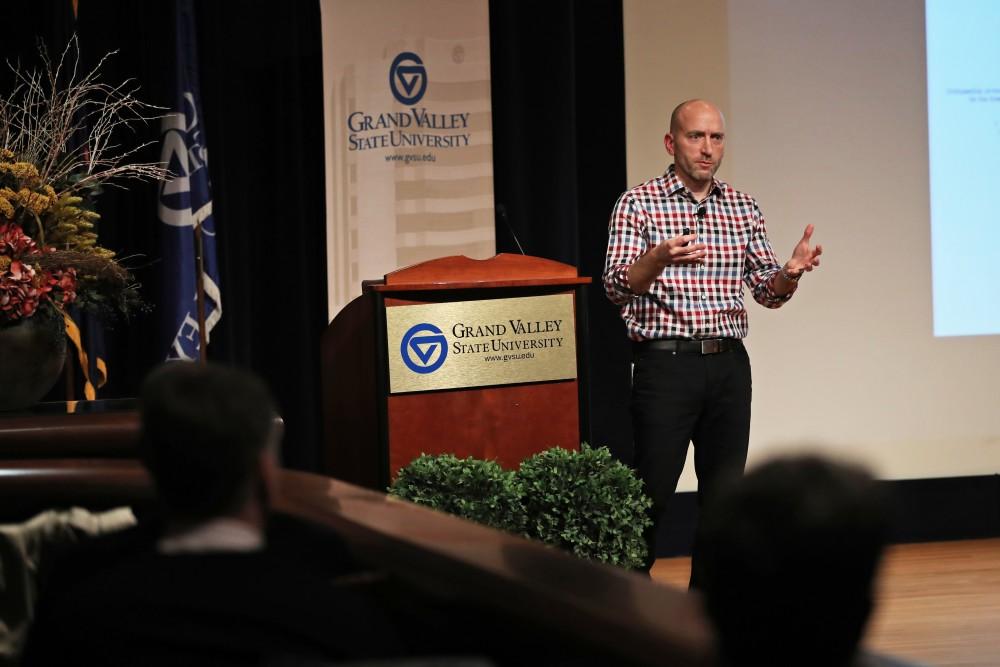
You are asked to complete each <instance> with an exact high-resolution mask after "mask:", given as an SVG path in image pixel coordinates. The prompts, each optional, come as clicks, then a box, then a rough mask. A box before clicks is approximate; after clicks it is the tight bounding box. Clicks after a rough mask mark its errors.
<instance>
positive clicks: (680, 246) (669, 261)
mask: <svg viewBox="0 0 1000 667" xmlns="http://www.w3.org/2000/svg"><path fill="white" fill-rule="evenodd" d="M697 238H698V235H697V234H684V235H682V236H675V237H674V238H672V239H667V240H666V241H664V242H663V243H661V244H660V245H658V246H656V247H655V248H653V249H652V251H650V254H651V255H652V256H653V260H654V261H655V262H656V263H657V265H659V267H660V269H661V270H662V268H663V267H665V266H671V265H676V264H704V263H705V255H706V253H707V250H706V248H707V247H708V246H706V245H705V244H704V243H692V242H693V241H695V240H696V239H697Z"/></svg>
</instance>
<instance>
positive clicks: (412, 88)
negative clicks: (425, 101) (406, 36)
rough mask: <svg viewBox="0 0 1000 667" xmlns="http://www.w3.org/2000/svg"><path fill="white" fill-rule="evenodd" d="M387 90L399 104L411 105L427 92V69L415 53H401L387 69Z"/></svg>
mask: <svg viewBox="0 0 1000 667" xmlns="http://www.w3.org/2000/svg"><path fill="white" fill-rule="evenodd" d="M389 88H390V89H391V90H392V96H393V97H395V98H396V99H397V100H399V102H400V104H407V105H413V104H416V103H417V102H419V101H420V99H421V98H422V97H423V96H424V93H425V92H427V69H426V68H425V67H424V61H423V60H421V59H420V56H418V55H417V54H416V53H411V52H409V51H403V52H402V53H400V54H399V55H398V56H396V59H395V60H393V61H392V66H391V67H389Z"/></svg>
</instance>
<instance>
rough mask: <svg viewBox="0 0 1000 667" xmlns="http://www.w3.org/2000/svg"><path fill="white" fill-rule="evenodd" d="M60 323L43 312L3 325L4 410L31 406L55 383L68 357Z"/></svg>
mask: <svg viewBox="0 0 1000 667" xmlns="http://www.w3.org/2000/svg"><path fill="white" fill-rule="evenodd" d="M60 324H61V322H60V321H59V320H54V319H52V318H46V317H44V316H43V315H41V314H39V315H38V316H35V317H29V318H26V319H23V320H19V321H18V322H16V323H11V324H2V325H0V411H10V410H22V409H24V408H28V407H31V406H32V405H34V404H36V403H38V401H40V400H41V399H42V397H43V396H45V394H47V393H48V391H49V390H50V389H52V387H53V385H55V383H56V380H58V379H59V374H60V373H61V372H62V368H63V363H64V362H65V360H66V336H65V334H64V332H63V330H62V328H61V327H60V326H59V325H60Z"/></svg>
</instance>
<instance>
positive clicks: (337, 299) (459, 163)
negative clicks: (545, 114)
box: [321, 0, 496, 319]
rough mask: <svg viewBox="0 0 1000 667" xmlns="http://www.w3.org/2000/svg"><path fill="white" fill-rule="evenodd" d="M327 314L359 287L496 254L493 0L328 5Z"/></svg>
mask: <svg viewBox="0 0 1000 667" xmlns="http://www.w3.org/2000/svg"><path fill="white" fill-rule="evenodd" d="M321 7H322V17H323V85H324V91H325V96H324V97H325V100H326V102H325V105H326V108H325V114H326V120H325V129H326V189H327V191H326V200H327V227H326V229H327V238H326V244H327V274H328V291H327V293H328V301H329V313H328V314H329V317H330V318H331V319H332V318H333V316H334V315H336V314H337V312H338V311H339V310H340V309H341V308H342V307H343V306H344V305H346V304H347V303H348V302H349V301H350V300H351V299H353V298H354V297H356V296H358V295H359V294H360V293H361V281H362V280H365V279H370V278H381V277H382V276H383V275H385V274H386V273H389V272H391V271H394V270H396V269H398V268H401V267H404V266H409V265H411V264H416V263H418V262H422V261H425V260H429V259H435V258H437V257H444V256H448V255H466V256H467V257H472V258H475V259H486V258H488V257H492V256H493V255H494V254H495V248H496V244H495V239H494V214H493V146H492V143H493V135H492V118H491V111H490V109H491V107H490V40H489V5H488V2H487V0H421V2H412V0H322V3H321Z"/></svg>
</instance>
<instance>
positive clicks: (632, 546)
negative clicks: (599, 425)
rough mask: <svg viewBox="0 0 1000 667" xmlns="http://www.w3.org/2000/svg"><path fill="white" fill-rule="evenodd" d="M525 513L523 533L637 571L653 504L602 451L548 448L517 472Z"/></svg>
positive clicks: (625, 470) (625, 468) (636, 481)
mask: <svg viewBox="0 0 1000 667" xmlns="http://www.w3.org/2000/svg"><path fill="white" fill-rule="evenodd" d="M517 478H518V480H519V481H520V482H521V487H522V489H523V491H524V508H525V510H526V511H527V514H528V524H527V529H526V534H527V535H528V536H529V537H534V538H536V539H539V540H542V541H543V542H547V543H549V544H554V545H556V546H559V547H562V548H563V549H566V550H568V551H572V552H573V553H575V554H576V555H577V556H580V557H582V558H588V559H591V560H597V561H601V562H604V563H612V564H614V565H620V566H622V567H627V568H639V567H641V566H642V565H643V563H644V560H645V557H646V542H645V541H644V540H643V537H642V533H643V530H644V529H645V528H646V527H647V526H649V525H650V523H651V522H650V519H649V517H648V516H647V510H648V509H649V507H650V506H651V505H652V501H651V500H650V499H649V498H648V497H647V496H646V495H645V493H643V490H642V482H641V481H639V479H638V478H637V477H636V476H635V473H634V472H633V471H632V469H631V468H629V467H628V466H625V465H623V464H622V463H620V462H618V461H616V460H614V459H613V458H612V457H611V452H609V451H608V449H607V448H606V447H600V448H597V449H594V448H591V447H589V446H588V445H587V444H586V443H584V444H583V446H582V447H581V449H580V451H578V452H571V451H567V450H565V449H560V448H553V449H549V450H546V451H544V452H541V453H539V454H535V455H534V456H532V457H530V458H528V459H526V460H525V461H524V462H522V463H521V469H520V470H519V471H518V472H517Z"/></svg>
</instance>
